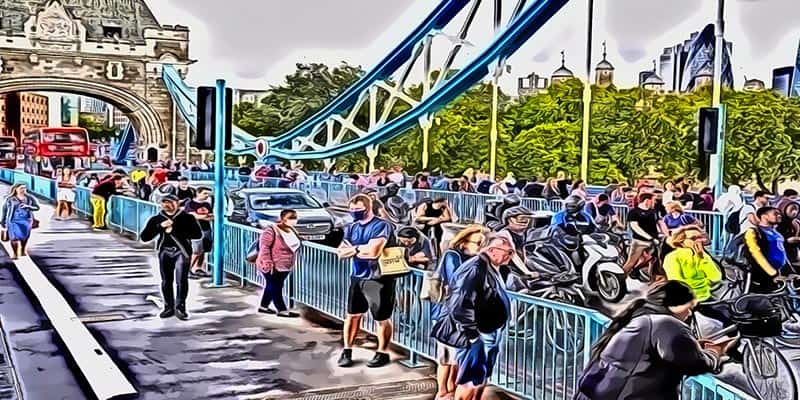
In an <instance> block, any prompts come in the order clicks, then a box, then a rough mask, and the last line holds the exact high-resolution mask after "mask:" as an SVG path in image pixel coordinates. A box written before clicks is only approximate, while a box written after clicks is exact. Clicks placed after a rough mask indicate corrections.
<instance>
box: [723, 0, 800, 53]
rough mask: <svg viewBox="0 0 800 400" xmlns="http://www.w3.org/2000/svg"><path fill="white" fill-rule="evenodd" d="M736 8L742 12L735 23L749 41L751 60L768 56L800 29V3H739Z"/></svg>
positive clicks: (791, 0)
mask: <svg viewBox="0 0 800 400" xmlns="http://www.w3.org/2000/svg"><path fill="white" fill-rule="evenodd" d="M734 6H736V7H738V8H739V9H738V10H737V11H738V12H737V14H738V18H737V19H736V21H735V23H736V25H737V26H738V28H739V29H741V30H742V31H743V33H744V36H745V37H746V38H747V39H746V40H747V42H748V45H749V46H750V49H751V51H752V54H751V55H750V56H751V57H752V58H760V57H763V56H765V55H767V54H769V53H770V52H771V51H772V50H773V49H774V48H775V46H776V45H777V44H778V42H780V40H781V39H782V38H783V37H784V36H785V35H786V34H790V33H793V32H792V30H794V29H796V28H797V27H798V26H800V6H799V5H798V0H738V2H737V3H734ZM797 39H800V38H795V40H797Z"/></svg>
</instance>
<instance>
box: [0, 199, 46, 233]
mask: <svg viewBox="0 0 800 400" xmlns="http://www.w3.org/2000/svg"><path fill="white" fill-rule="evenodd" d="M22 204H26V205H28V206H29V207H30V210H31V211H37V210H38V209H39V202H37V201H36V199H35V198H33V196H25V200H24V201H23V200H20V199H18V198H17V196H9V197H7V198H6V202H5V203H4V204H3V212H2V215H0V224H2V226H3V228H7V227H8V223H9V222H10V221H11V218H13V217H14V213H15V212H16V211H17V208H19V206H21V205H22Z"/></svg>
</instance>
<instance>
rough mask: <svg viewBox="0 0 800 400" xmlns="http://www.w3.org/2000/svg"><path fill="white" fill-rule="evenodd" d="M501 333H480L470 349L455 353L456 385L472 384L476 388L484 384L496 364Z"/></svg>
mask: <svg viewBox="0 0 800 400" xmlns="http://www.w3.org/2000/svg"><path fill="white" fill-rule="evenodd" d="M502 333H503V329H498V330H496V331H494V332H492V333H481V334H480V338H479V339H478V340H477V341H476V342H475V343H472V344H471V345H470V347H467V348H461V349H458V350H457V351H456V359H457V360H458V378H457V379H456V383H457V384H459V385H465V384H467V383H469V382H472V384H473V385H476V386H478V385H482V384H484V383H486V381H487V380H488V379H489V377H490V376H492V371H494V366H495V364H497V355H498V354H499V353H500V342H501V340H502V338H503V336H502Z"/></svg>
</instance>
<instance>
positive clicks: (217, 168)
mask: <svg viewBox="0 0 800 400" xmlns="http://www.w3.org/2000/svg"><path fill="white" fill-rule="evenodd" d="M216 86H217V91H216V114H217V116H216V118H215V127H214V129H215V132H216V134H215V141H214V242H213V243H214V249H213V256H214V272H213V278H214V282H213V284H214V286H223V285H224V283H225V270H224V268H223V260H224V257H223V254H222V252H223V249H224V248H225V243H224V242H225V236H224V234H223V232H224V228H225V227H224V224H225V121H226V118H227V117H228V116H227V115H225V104H226V102H225V100H226V99H225V80H224V79H218V80H217V85H216Z"/></svg>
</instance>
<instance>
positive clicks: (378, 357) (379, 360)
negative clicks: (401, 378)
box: [367, 351, 392, 368]
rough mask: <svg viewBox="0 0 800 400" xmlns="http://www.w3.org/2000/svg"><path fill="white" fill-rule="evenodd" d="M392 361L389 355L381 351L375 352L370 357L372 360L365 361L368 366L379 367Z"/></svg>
mask: <svg viewBox="0 0 800 400" xmlns="http://www.w3.org/2000/svg"><path fill="white" fill-rule="evenodd" d="M390 362H392V359H391V358H389V355H388V354H386V353H381V352H380V351H377V352H375V357H372V360H369V362H368V363H367V367H370V368H380V367H383V366H384V365H387V364H389V363H390Z"/></svg>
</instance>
